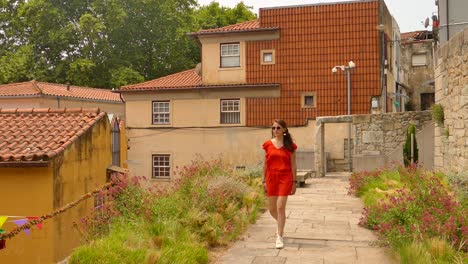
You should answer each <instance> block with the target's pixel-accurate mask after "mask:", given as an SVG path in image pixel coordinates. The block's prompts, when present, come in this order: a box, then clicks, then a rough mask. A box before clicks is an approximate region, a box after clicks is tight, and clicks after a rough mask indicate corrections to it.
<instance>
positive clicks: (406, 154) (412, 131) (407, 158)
mask: <svg viewBox="0 0 468 264" xmlns="http://www.w3.org/2000/svg"><path fill="white" fill-rule="evenodd" d="M411 135H413V148H414V152H413V163H418V156H419V155H418V152H419V150H418V144H417V142H416V126H415V125H413V124H410V125H409V127H408V131H407V132H406V142H405V145H404V146H403V161H404V163H405V166H409V165H410V164H411Z"/></svg>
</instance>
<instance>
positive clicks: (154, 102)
mask: <svg viewBox="0 0 468 264" xmlns="http://www.w3.org/2000/svg"><path fill="white" fill-rule="evenodd" d="M156 103H167V104H168V111H167V112H155V111H154V106H155V104H156ZM155 114H167V115H168V122H167V123H157V122H155V119H154V115H155ZM151 124H152V125H157V126H164V125H170V124H171V101H170V100H157V101H152V102H151Z"/></svg>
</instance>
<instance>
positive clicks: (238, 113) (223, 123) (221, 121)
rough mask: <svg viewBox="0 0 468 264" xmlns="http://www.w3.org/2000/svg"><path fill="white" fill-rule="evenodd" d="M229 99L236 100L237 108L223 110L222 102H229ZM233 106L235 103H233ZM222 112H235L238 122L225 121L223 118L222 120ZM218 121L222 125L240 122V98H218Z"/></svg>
mask: <svg viewBox="0 0 468 264" xmlns="http://www.w3.org/2000/svg"><path fill="white" fill-rule="evenodd" d="M229 101H235V102H237V105H238V106H237V107H238V109H237V110H231V111H230V110H223V102H229ZM234 106H235V105H234ZM227 107H229V106H227ZM223 113H237V115H238V118H237V120H239V121H238V122H235V123H227V122H225V120H223ZM219 123H220V124H222V125H235V124H240V123H241V100H240V98H226V99H220V101H219Z"/></svg>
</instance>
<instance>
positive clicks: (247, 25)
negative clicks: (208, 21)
mask: <svg viewBox="0 0 468 264" xmlns="http://www.w3.org/2000/svg"><path fill="white" fill-rule="evenodd" d="M274 29H278V28H277V27H260V21H259V20H258V19H256V20H251V21H246V22H242V23H237V24H234V25H229V26H225V27H221V28H212V29H202V30H200V31H198V32H196V33H194V35H204V34H217V33H235V32H249V31H262V30H274Z"/></svg>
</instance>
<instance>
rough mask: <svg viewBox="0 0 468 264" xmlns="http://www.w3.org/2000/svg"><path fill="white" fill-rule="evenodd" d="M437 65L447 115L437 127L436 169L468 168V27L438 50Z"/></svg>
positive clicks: (439, 101)
mask: <svg viewBox="0 0 468 264" xmlns="http://www.w3.org/2000/svg"><path fill="white" fill-rule="evenodd" d="M458 2H460V1H458ZM465 14H467V13H466V12H465ZM435 65H436V66H435V67H436V68H435V75H436V91H435V93H436V94H435V100H436V104H441V105H442V106H443V107H444V115H445V121H444V124H443V125H441V126H439V125H436V127H435V131H434V134H435V160H434V165H435V169H437V170H441V171H445V172H457V173H460V172H464V171H468V27H467V28H465V30H464V31H463V32H459V33H458V34H456V35H455V36H454V37H453V38H452V39H450V41H449V42H447V43H446V44H445V45H443V46H442V47H441V48H440V49H439V50H437V52H436V61H435Z"/></svg>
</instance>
